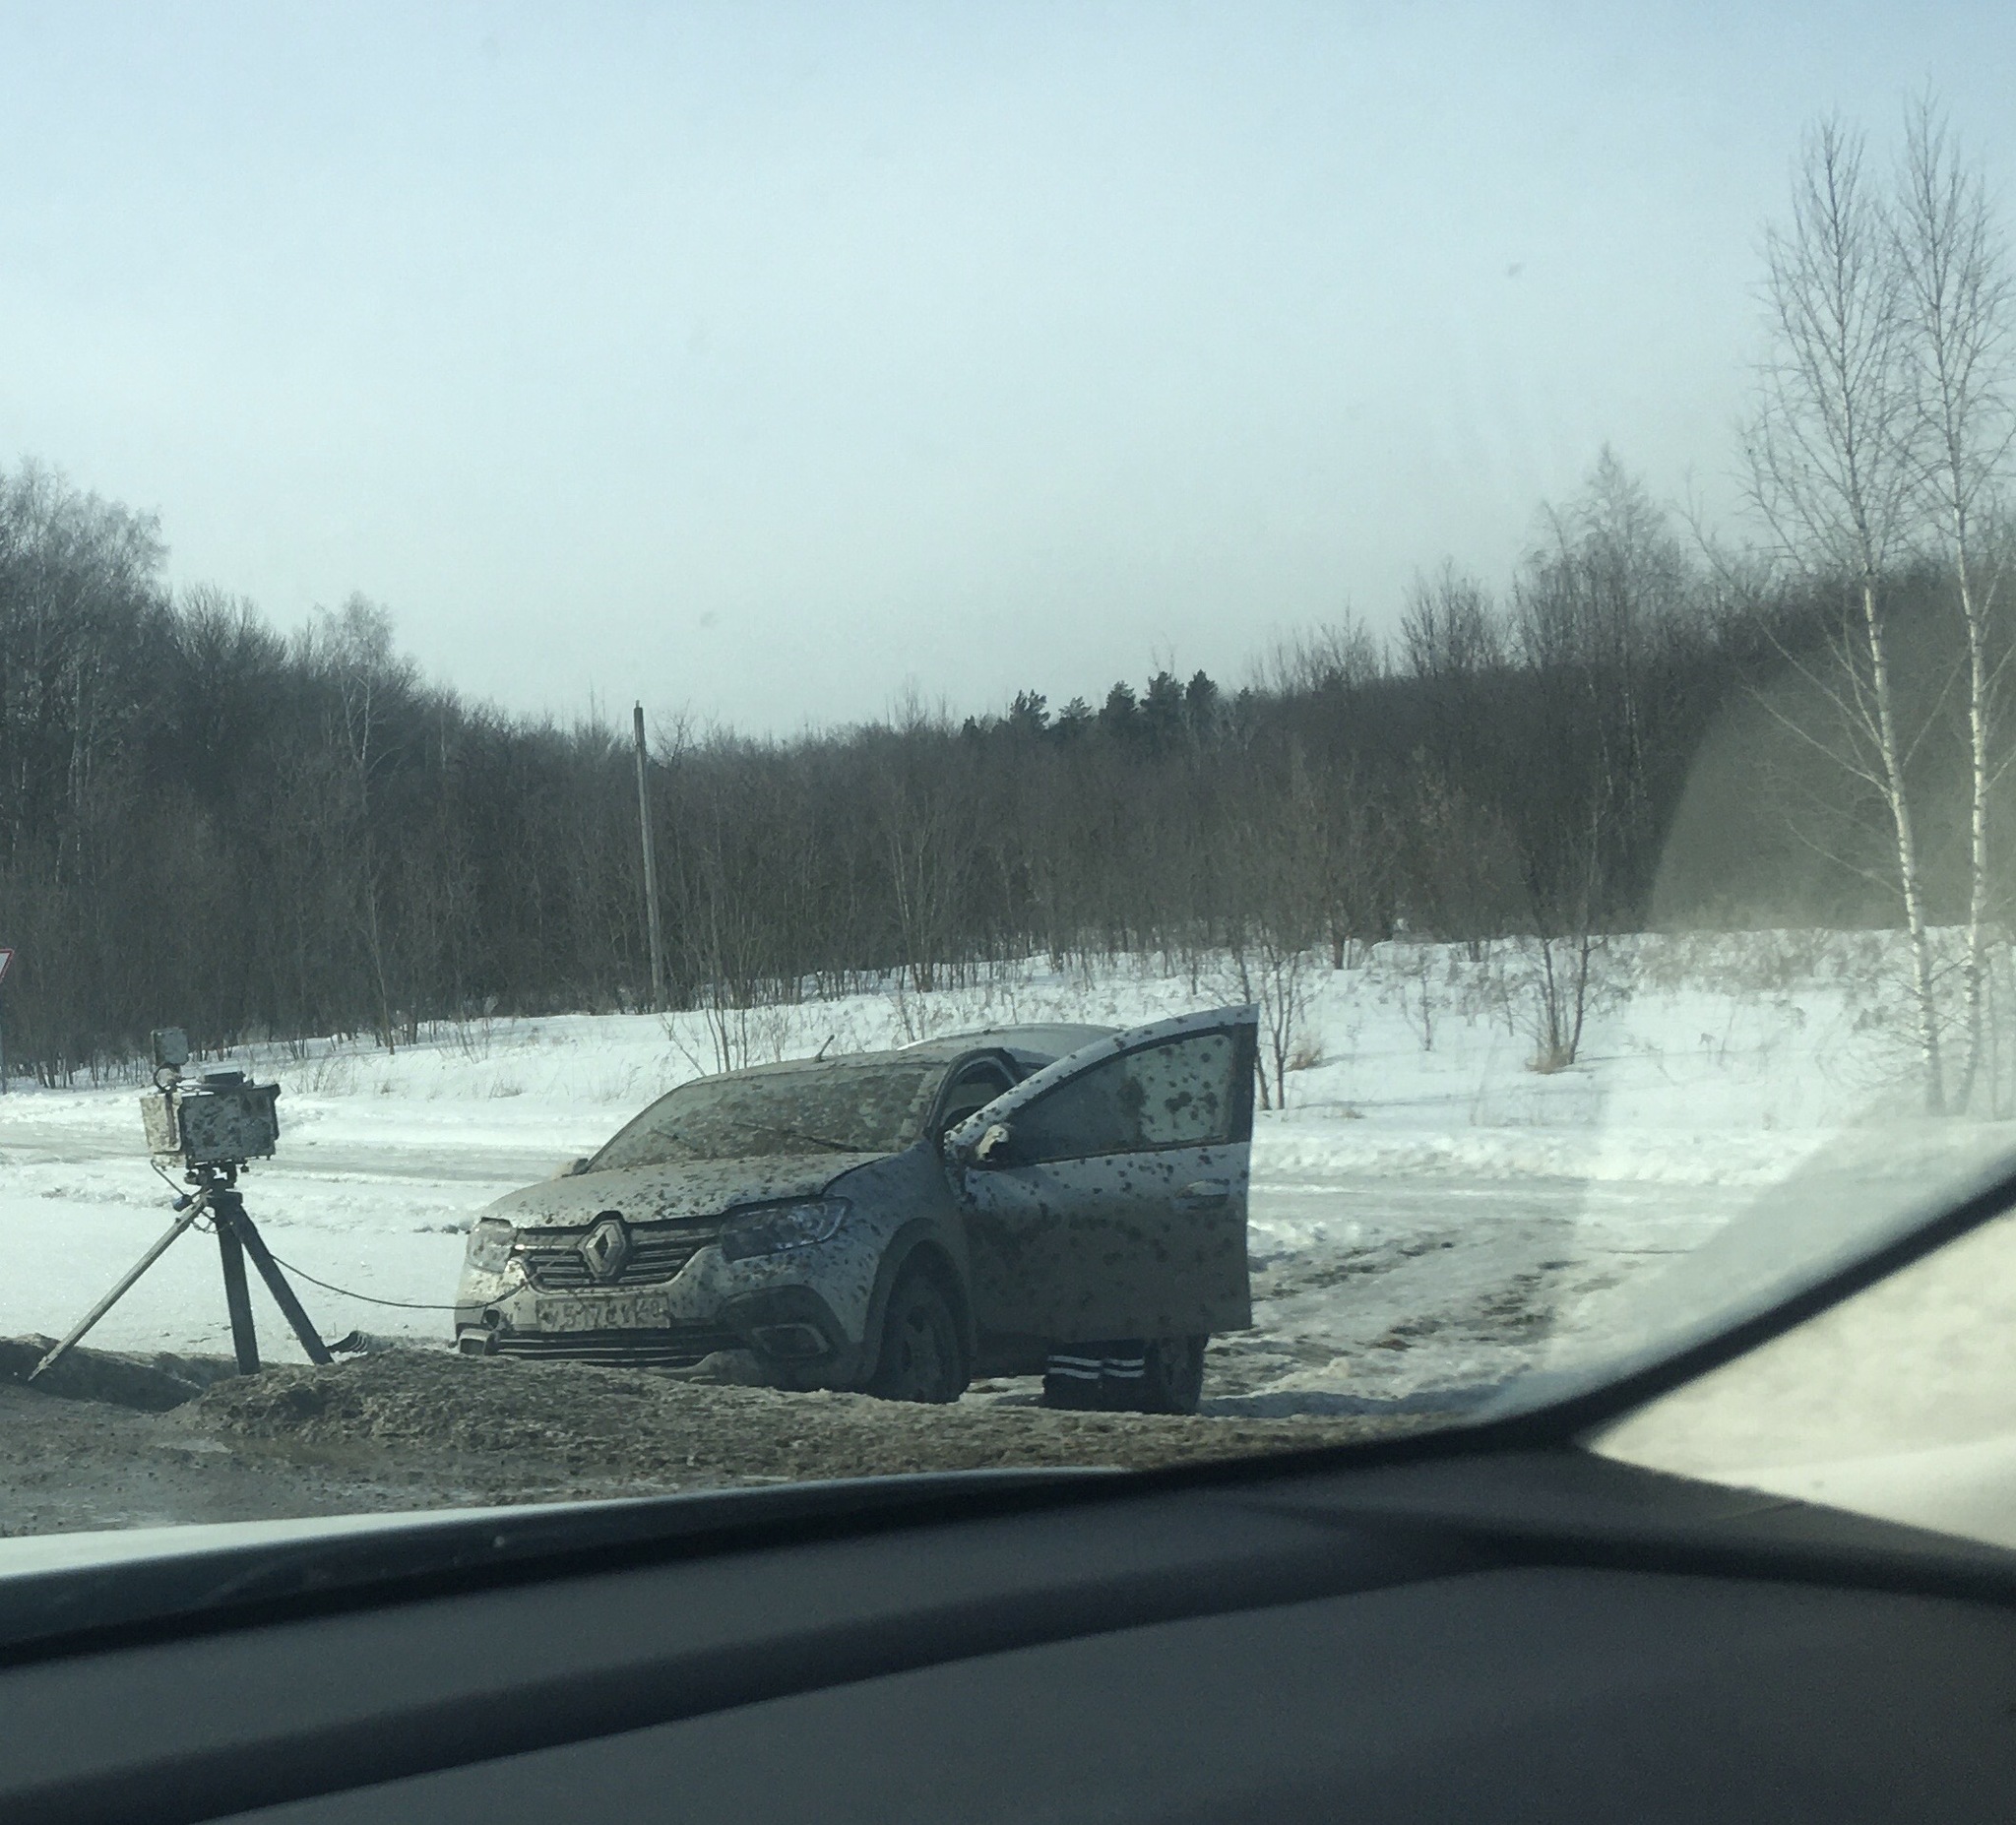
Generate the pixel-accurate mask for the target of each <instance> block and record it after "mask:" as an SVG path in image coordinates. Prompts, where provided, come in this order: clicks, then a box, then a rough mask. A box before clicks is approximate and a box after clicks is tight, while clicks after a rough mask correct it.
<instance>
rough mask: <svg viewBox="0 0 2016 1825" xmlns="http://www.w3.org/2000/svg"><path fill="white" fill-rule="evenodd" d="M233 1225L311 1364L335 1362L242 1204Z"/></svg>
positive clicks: (233, 1218)
mask: <svg viewBox="0 0 2016 1825" xmlns="http://www.w3.org/2000/svg"><path fill="white" fill-rule="evenodd" d="M231 1226H232V1227H233V1228H235V1229H236V1230H237V1231H238V1235H239V1239H240V1240H242V1241H243V1242H244V1244H245V1252H246V1253H247V1254H248V1255H250V1256H251V1257H252V1265H253V1266H254V1267H256V1268H257V1269H258V1270H259V1278H260V1279H261V1280H263V1281H265V1282H266V1290H267V1291H269V1292H270V1293H272V1294H273V1302H274V1303H275V1304H276V1305H278V1306H279V1307H280V1309H281V1312H282V1314H283V1316H284V1317H285V1319H286V1321H287V1323H288V1324H290V1325H292V1326H293V1327H294V1335H295V1336H296V1337H297V1338H299V1339H300V1340H301V1348H302V1349H303V1350H305V1351H306V1352H307V1353H308V1360H309V1361H310V1362H320V1363H323V1364H324V1365H327V1364H328V1363H331V1362H333V1361H335V1360H336V1358H335V1357H334V1356H332V1355H331V1354H330V1353H329V1347H328V1346H327V1345H326V1344H324V1343H323V1341H322V1338H321V1336H320V1334H319V1333H318V1332H317V1331H316V1329H315V1327H314V1326H313V1325H312V1324H310V1323H309V1322H308V1314H307V1313H306V1312H305V1311H304V1310H303V1309H302V1307H301V1301H300V1300H299V1299H298V1298H296V1297H295V1296H294V1289H293V1287H292V1285H291V1284H290V1283H289V1282H288V1280H287V1277H286V1276H285V1275H284V1273H282V1272H281V1266H280V1263H279V1262H278V1261H276V1260H275V1259H274V1258H273V1254H272V1252H271V1250H269V1249H268V1248H267V1246H266V1237H265V1236H263V1235H261V1234H260V1233H259V1229H258V1226H257V1225H255V1224H254V1223H253V1221H252V1219H251V1218H249V1217H248V1216H246V1215H245V1209H244V1206H243V1205H240V1206H239V1207H238V1209H237V1211H236V1212H235V1213H234V1215H233V1216H232V1219H231Z"/></svg>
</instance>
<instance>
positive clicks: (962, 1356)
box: [866, 1267, 973, 1406]
mask: <svg viewBox="0 0 2016 1825" xmlns="http://www.w3.org/2000/svg"><path fill="white" fill-rule="evenodd" d="M972 1378H973V1364H972V1362H971V1361H970V1359H969V1358H968V1355H967V1349H966V1331H965V1327H964V1326H962V1325H961V1323H960V1322H959V1313H958V1310H957V1309H956V1308H955V1307H954V1305H953V1303H952V1298H951V1295H950V1294H949V1293H948V1292H947V1291H946V1290H945V1287H944V1283H943V1282H942V1281H941V1280H940V1279H939V1277H938V1276H937V1275H936V1274H933V1273H932V1272H931V1271H930V1270H929V1269H928V1268H924V1267H910V1268H905V1269H904V1271H903V1273H902V1274H901V1275H900V1276H899V1277H898V1279H897V1282H896V1285H895V1286H894V1287H892V1288H891V1289H890V1291H889V1303H888V1305H887V1306H885V1307H884V1308H883V1312H882V1343H881V1348H880V1350H879V1351H878V1352H877V1354H876V1359H875V1372H874V1374H873V1375H872V1376H870V1377H869V1379H868V1384H867V1389H866V1392H868V1393H869V1394H872V1395H875V1396H876V1397H877V1398H879V1399H881V1400H885V1401H928V1402H931V1403H934V1404H936V1405H940V1406H942V1405H944V1404H945V1403H946V1402H948V1401H956V1400H958V1399H959V1397H960V1396H961V1395H962V1394H964V1393H965V1392H966V1384H967V1383H968V1382H969V1381H970V1380H972Z"/></svg>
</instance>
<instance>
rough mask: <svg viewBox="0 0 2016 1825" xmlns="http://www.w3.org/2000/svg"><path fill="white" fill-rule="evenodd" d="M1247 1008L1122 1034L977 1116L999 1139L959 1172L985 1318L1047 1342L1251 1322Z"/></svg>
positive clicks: (999, 1328) (1251, 1030)
mask: <svg viewBox="0 0 2016 1825" xmlns="http://www.w3.org/2000/svg"><path fill="white" fill-rule="evenodd" d="M1254 1036H1255V1023H1254V1017H1253V1012H1252V1010H1250V1009H1244V1008H1240V1009H1227V1010H1223V1011H1221V1012H1219V1013H1217V1014H1215V1015H1208V1016H1207V1015H1187V1016H1184V1017H1183V1018H1181V1019H1180V1020H1175V1021H1164V1022H1161V1023H1158V1025H1156V1026H1154V1027H1148V1028H1141V1029H1138V1030H1136V1031H1135V1032H1133V1033H1128V1034H1121V1035H1119V1036H1118V1037H1117V1038H1113V1039H1109V1040H1102V1041H1101V1042H1100V1043H1099V1044H1098V1045H1097V1046H1095V1047H1091V1048H1088V1050H1087V1051H1086V1052H1082V1053H1079V1054H1077V1055H1075V1056H1074V1057H1073V1058H1072V1059H1068V1060H1064V1061H1061V1062H1060V1063H1059V1064H1058V1065H1056V1066H1052V1067H1050V1068H1049V1069H1048V1070H1046V1071H1044V1072H1041V1073H1040V1074H1039V1076H1038V1077H1036V1078H1032V1079H1031V1080H1030V1081H1029V1082H1028V1083H1027V1084H1025V1085H1023V1086H1021V1087H1020V1088H1019V1089H1018V1090H1016V1091H1014V1092H1011V1093H1010V1095H1009V1096H1007V1097H1004V1098H1002V1099H1000V1100H999V1101H996V1102H994V1103H992V1104H990V1105H989V1106H988V1108H987V1109H985V1110H984V1111H982V1113H981V1114H980V1115H979V1116H977V1117H976V1118H975V1120H976V1122H977V1123H980V1124H983V1125H984V1126H988V1127H991V1126H994V1125H999V1126H1001V1127H1004V1128H1006V1130H1007V1138H1006V1140H1005V1141H1003V1140H1000V1139H999V1138H998V1137H997V1138H996V1143H995V1145H994V1146H993V1148H991V1149H990V1150H988V1151H987V1153H986V1157H985V1159H984V1160H983V1161H976V1162H974V1163H972V1164H967V1165H966V1166H964V1167H963V1169H962V1170H961V1172H960V1181H961V1191H962V1195H963V1201H964V1204H965V1207H966V1214H967V1232H968V1242H969V1247H970V1250H971V1257H972V1262H973V1277H974V1303H975V1310H976V1316H977V1319H978V1321H979V1324H980V1327H981V1329H982V1330H986V1331H993V1332H1003V1333H1011V1334H1016V1335H1021V1336H1033V1337H1042V1338H1048V1339H1051V1340H1053V1341H1056V1342H1072V1341H1086V1340H1090V1339H1094V1338H1120V1337H1151V1338H1152V1337H1195V1336H1199V1335H1203V1334H1207V1333H1210V1332H1217V1331H1230V1330H1238V1329H1241V1328H1243V1327H1244V1326H1246V1325H1248V1324H1250V1323H1251V1322H1252V1306H1251V1295H1250V1292H1249V1290H1248V1285H1247V1278H1246V1183H1247V1175H1248V1164H1249V1158H1250V1155H1251V1151H1252V1149H1251V1142H1252V1138H1253V1089H1252V1086H1253V1058H1254Z"/></svg>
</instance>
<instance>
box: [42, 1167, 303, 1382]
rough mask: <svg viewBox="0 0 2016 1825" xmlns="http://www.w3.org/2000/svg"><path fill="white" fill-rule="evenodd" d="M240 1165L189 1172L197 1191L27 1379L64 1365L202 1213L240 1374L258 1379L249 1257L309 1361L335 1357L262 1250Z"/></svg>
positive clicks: (178, 1203) (180, 1202) (183, 1196)
mask: <svg viewBox="0 0 2016 1825" xmlns="http://www.w3.org/2000/svg"><path fill="white" fill-rule="evenodd" d="M242 1164H244V1163H243V1162H242V1161H230V1162H225V1163H223V1164H208V1163H206V1164H200V1165H193V1166H191V1167H190V1168H189V1182H190V1183H191V1184H193V1185H194V1186H195V1187H196V1189H195V1190H194V1191H190V1192H181V1193H178V1194H177V1195H176V1198H175V1206H174V1208H175V1210H176V1212H177V1213H178V1214H177V1216H176V1218H175V1221H174V1222H173V1223H172V1224H170V1225H169V1226H168V1229H167V1232H166V1233H165V1234H164V1235H163V1236H162V1237H161V1238H160V1240H159V1241H158V1242H156V1243H155V1245H154V1246H153V1247H152V1248H150V1249H149V1250H148V1251H147V1253H146V1254H144V1255H142V1256H141V1257H140V1259H139V1260H138V1261H136V1262H135V1263H134V1264H133V1266H132V1268H131V1269H130V1270H129V1271H128V1272H127V1274H126V1276H125V1278H124V1279H122V1280H121V1281H120V1282H119V1284H118V1285H117V1286H116V1287H114V1288H113V1289H112V1290H111V1291H110V1292H108V1293H106V1294H105V1296H104V1297H103V1298H101V1299H100V1300H99V1301H98V1302H97V1303H96V1304H95V1305H94V1306H93V1307H92V1308H91V1310H90V1311H88V1312H86V1313H85V1315H84V1316H83V1318H81V1319H80V1320H79V1321H78V1323H77V1324H76V1326H75V1327H74V1328H73V1329H72V1330H71V1332H70V1334H69V1335H68V1336H67V1337H65V1338H64V1339H63V1341H62V1342H61V1343H60V1344H58V1345H57V1346H56V1347H55V1348H54V1349H53V1350H51V1351H50V1352H49V1353H48V1354H47V1355H45V1356H43V1358H42V1359H41V1360H40V1361H39V1362H37V1363H36V1364H35V1365H34V1367H33V1369H32V1370H31V1371H30V1373H29V1380H30V1381H33V1380H34V1378H35V1377H36V1376H37V1375H39V1374H41V1373H42V1371H43V1370H44V1369H49V1368H53V1367H54V1366H55V1365H56V1364H57V1363H58V1362H60V1361H62V1359H63V1358H64V1357H65V1356H66V1355H68V1354H69V1353H70V1352H71V1350H72V1349H73V1348H74V1347H75V1346H76V1345H77V1343H78V1342H79V1341H80V1340H81V1339H82V1338H83V1337H84V1335H85V1334H86V1333H87V1332H88V1331H89V1330H90V1329H91V1328H92V1326H93V1325H95V1324H96V1323H97V1321H98V1320H99V1319H100V1318H102V1317H103V1316H104V1315H105V1314H106V1313H107V1312H108V1311H110V1310H111V1309H112V1307H113V1306H115V1305H116V1304H118V1302H119V1301H120V1300H121V1299H122V1298H124V1297H125V1295H126V1294H127V1293H128V1292H129V1291H131V1290H132V1289H133V1287H134V1286H135V1284H136V1283H137V1282H138V1281H139V1279H140V1277H141V1276H142V1275H143V1274H145V1273H146V1272H147V1270H148V1269H149V1268H151V1267H153V1266H154V1264H155V1263H156V1262H157V1261H158V1260H159V1259H160V1258H161V1256H163V1255H164V1254H166V1253H167V1252H168V1248H169V1245H170V1244H171V1243H172V1242H173V1241H174V1240H175V1238H176V1237H177V1236H179V1235H181V1234H182V1232H183V1231H184V1230H186V1229H188V1228H190V1227H193V1226H194V1224H195V1223H196V1220H197V1219H198V1218H199V1217H202V1216H204V1215H206V1214H208V1216H209V1217H210V1220H211V1223H212V1225H213V1227H215V1228H216V1230H217V1246H218V1254H219V1256H220V1258H221V1265H222V1268H223V1277H224V1308H225V1310H226V1311H228V1312H229V1313H230V1316H231V1349H232V1351H233V1352H234V1353H235V1354H236V1356H237V1358H238V1373H239V1374H240V1375H256V1374H257V1373H258V1372H259V1334H258V1332H257V1331H256V1330H255V1329H254V1328H253V1324H252V1296H251V1290H250V1289H249V1288H248V1287H247V1286H246V1283H245V1258H246V1257H247V1256H248V1255H249V1256H250V1257H251V1259H252V1265H253V1266H254V1267H256V1268H257V1269H258V1270H259V1278H260V1279H261V1280H263V1281H265V1282H266V1290H268V1291H269V1292H271V1293H272V1294H273V1302H274V1303H275V1304H276V1305H278V1306H279V1307H280V1309H281V1314H282V1316H284V1318H285V1319H286V1321H287V1323H288V1324H290V1325H291V1326H293V1330H294V1335H295V1336H296V1337H297V1338H299V1339H300V1340H301V1348H302V1349H303V1350H305V1351H306V1352H307V1353H308V1360H309V1361H310V1362H318V1363H328V1362H331V1361H333V1360H334V1359H335V1358H334V1357H332V1356H331V1355H330V1353H329V1347H328V1345H326V1344H325V1343H323V1341H322V1339H321V1337H320V1335H319V1334H318V1333H317V1332H316V1329H315V1327H314V1326H313V1325H312V1324H310V1323H309V1322H308V1314H307V1313H306V1312H305V1311H304V1310H303V1309H302V1308H301V1301H300V1300H299V1299H298V1298H297V1297H296V1296H295V1295H294V1290H293V1288H292V1287H291V1286H290V1285H288V1283H287V1277H286V1276H285V1275H284V1273H282V1272H281V1266H280V1263H279V1262H278V1261H276V1260H275V1259H274V1258H273V1251H272V1250H271V1249H269V1248H268V1247H267V1246H266V1238H265V1237H264V1236H262V1235H261V1234H260V1233H259V1230H258V1228H257V1227H256V1226H255V1225H254V1224H253V1222H252V1219H251V1218H250V1217H248V1216H247V1215H246V1214H245V1200H244V1199H243V1198H242V1197H240V1196H239V1195H238V1168H239V1166H240V1165H242Z"/></svg>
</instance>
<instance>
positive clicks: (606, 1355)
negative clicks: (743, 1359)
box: [491, 1327, 748, 1368]
mask: <svg viewBox="0 0 2016 1825" xmlns="http://www.w3.org/2000/svg"><path fill="white" fill-rule="evenodd" d="M747 1348H748V1346H747V1345H746V1344H745V1343H743V1341H742V1340H741V1339H740V1338H739V1337H737V1336H736V1335H735V1334H734V1333H733V1332H732V1331H704V1330H701V1329H699V1328H697V1327H695V1328H690V1329H686V1330H679V1331H506V1332H503V1333H501V1334H500V1335H499V1336H498V1337H497V1338H496V1339H495V1340H494V1341H493V1343H492V1344H491V1349H492V1350H493V1351H494V1352H495V1353H497V1354H498V1355H500V1356H530V1357H533V1358H535V1359H536V1360H539V1361H547V1362H552V1361H563V1360H564V1361H568V1362H601V1363H606V1364H609V1365H610V1366H612V1367H619V1368H620V1367H629V1368H691V1367H692V1366H693V1364H694V1363H696V1362H698V1361H699V1360H700V1359H701V1357H703V1356H711V1355H713V1354H714V1353H715V1352H716V1351H717V1350H746V1349H747Z"/></svg>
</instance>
